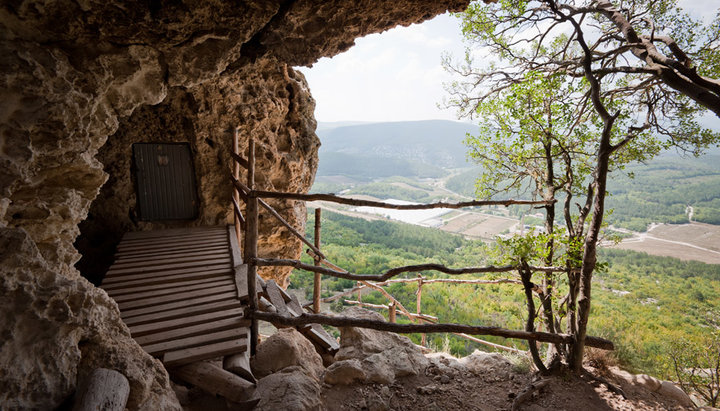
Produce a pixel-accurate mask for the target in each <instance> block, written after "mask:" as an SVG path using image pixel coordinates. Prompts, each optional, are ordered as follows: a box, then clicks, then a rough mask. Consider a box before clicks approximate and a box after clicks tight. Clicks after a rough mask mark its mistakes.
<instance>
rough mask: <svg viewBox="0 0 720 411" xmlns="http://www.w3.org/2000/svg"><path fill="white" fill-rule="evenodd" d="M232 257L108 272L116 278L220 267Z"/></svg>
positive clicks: (111, 269)
mask: <svg viewBox="0 0 720 411" xmlns="http://www.w3.org/2000/svg"><path fill="white" fill-rule="evenodd" d="M230 263H231V261H230V256H229V255H225V256H223V257H221V258H214V259H207V260H202V261H192V262H185V263H177V264H175V263H171V264H163V265H158V266H144V267H130V268H115V267H110V269H109V270H108V272H107V275H108V276H116V275H123V274H142V273H152V272H157V271H169V270H173V269H182V268H192V267H207V266H211V265H218V264H227V265H230Z"/></svg>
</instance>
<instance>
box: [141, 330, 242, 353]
mask: <svg viewBox="0 0 720 411" xmlns="http://www.w3.org/2000/svg"><path fill="white" fill-rule="evenodd" d="M247 333H248V329H247V328H235V329H230V330H224V331H218V332H214V333H207V334H201V335H196V336H193V337H186V338H180V339H177V340H170V341H165V342H161V343H156V344H149V345H145V346H143V347H142V348H143V350H145V352H147V353H148V354H150V355H157V354H163V353H165V352H167V351H172V350H179V349H183V348H191V347H196V346H198V345H207V344H212V343H217V342H221V341H227V340H237V339H243V340H245V341H247Z"/></svg>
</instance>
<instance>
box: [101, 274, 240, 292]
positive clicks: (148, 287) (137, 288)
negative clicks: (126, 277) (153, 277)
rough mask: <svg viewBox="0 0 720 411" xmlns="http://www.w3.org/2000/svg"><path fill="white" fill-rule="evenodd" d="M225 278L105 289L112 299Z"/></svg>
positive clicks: (218, 278)
mask: <svg viewBox="0 0 720 411" xmlns="http://www.w3.org/2000/svg"><path fill="white" fill-rule="evenodd" d="M226 278H230V277H229V276H222V275H216V276H214V277H210V278H200V279H193V280H187V281H178V282H173V283H164V282H163V283H159V284H147V283H143V284H129V285H128V284H125V285H123V287H120V288H114V289H106V290H105V291H107V293H108V295H111V296H112V297H113V298H116V297H118V296H121V295H125V294H134V293H138V292H145V291H152V290H164V289H168V288H177V287H187V288H194V287H192V286H194V285H202V284H205V283H209V282H213V281H216V280H224V279H226Z"/></svg>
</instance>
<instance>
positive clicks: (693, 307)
mask: <svg viewBox="0 0 720 411" xmlns="http://www.w3.org/2000/svg"><path fill="white" fill-rule="evenodd" d="M308 218H309V220H308V227H312V225H313V223H314V215H313V214H312V213H309V215H308ZM322 224H323V230H322V243H323V251H324V252H325V253H326V255H327V256H328V258H329V260H331V261H333V262H335V263H337V264H338V265H340V266H341V267H343V268H345V269H347V270H349V271H352V272H357V273H373V274H377V273H380V272H384V271H385V270H387V269H389V268H391V267H396V266H402V265H408V264H418V263H428V262H437V263H443V264H445V265H447V266H452V267H461V266H478V265H483V264H485V263H488V262H492V261H491V260H488V258H489V257H488V254H487V250H486V247H485V245H484V244H483V243H482V242H480V241H468V240H466V239H463V238H461V237H459V236H457V235H453V234H449V233H445V232H442V231H439V230H435V229H430V228H423V227H417V226H413V225H408V224H403V223H396V222H389V221H371V222H368V221H366V220H363V219H358V218H353V217H348V216H343V215H339V214H335V213H331V212H325V213H323V221H322ZM308 231H311V230H308ZM601 259H602V260H604V261H606V262H607V270H606V271H604V272H598V273H597V275H596V280H595V283H596V286H595V287H594V294H593V295H594V300H593V312H595V313H602V315H593V316H592V317H591V324H590V331H591V334H593V335H597V336H601V337H606V338H609V339H611V340H613V341H614V342H615V344H616V346H617V351H616V352H615V354H614V355H616V356H617V358H618V360H619V361H620V362H621V363H622V364H623V365H624V366H626V367H628V368H630V369H632V370H635V371H638V372H648V373H652V374H655V375H664V376H668V377H669V372H670V370H669V368H668V367H669V366H670V362H669V361H670V356H669V350H670V347H671V344H670V343H671V342H672V341H675V340H677V339H685V340H688V341H694V340H699V339H701V338H703V337H704V336H705V335H706V334H707V333H708V332H709V328H708V325H709V324H711V323H712V322H715V323H717V322H718V318H720V315H719V314H718V313H720V299H718V298H717V295H720V265H708V264H702V263H696V262H682V261H680V260H677V259H672V258H658V257H650V256H648V255H646V254H641V253H636V252H630V251H620V250H603V251H602V252H601ZM307 262H310V259H309V258H307ZM425 275H426V276H429V277H447V276H446V275H444V274H437V273H425ZM413 276H414V274H412V275H411V277H413ZM503 276H504V277H505V276H507V275H503ZM469 277H471V276H462V278H469ZM507 277H512V276H507ZM454 278H455V277H454ZM473 278H478V277H473ZM485 278H499V276H488V277H485ZM558 282H559V288H560V290H561V291H562V289H563V287H564V286H565V281H564V279H563V276H558ZM353 285H354V282H353V281H349V280H342V279H335V278H325V279H324V280H323V295H324V296H329V295H332V294H334V293H337V292H338V291H341V290H343V289H347V288H351V287H352V286H353ZM291 287H296V288H302V289H304V290H305V292H306V295H307V296H308V297H309V296H310V293H312V291H311V290H312V275H311V274H309V273H306V272H302V271H298V270H296V271H295V273H294V275H293V277H292V283H291ZM387 289H388V290H389V291H390V292H391V294H392V295H394V296H395V297H396V298H398V299H399V300H400V301H401V302H402V303H403V304H404V305H406V306H408V307H414V306H415V298H416V296H415V291H416V290H417V286H416V285H415V284H414V283H412V284H393V285H391V286H389V287H388V288H387ZM353 298H354V297H353ZM363 301H366V302H370V303H376V304H385V303H387V301H386V300H385V298H384V297H383V296H382V295H380V293H378V292H374V293H370V294H366V295H364V296H363ZM341 305H342V303H341V302H337V303H335V305H334V307H333V308H335V309H340V308H341ZM422 312H423V313H425V314H430V315H434V316H437V317H438V318H439V320H440V321H442V322H458V323H469V324H477V325H489V326H490V325H492V326H502V327H505V328H512V329H522V327H523V324H524V321H525V316H526V308H525V305H524V296H523V294H522V288H521V287H520V286H519V285H516V284H509V285H504V284H494V285H448V284H434V285H426V286H425V287H424V288H423V297H422ZM384 314H387V313H384ZM401 318H402V317H398V319H399V320H401ZM401 321H404V319H402V320H401ZM413 338H415V339H416V341H419V339H418V338H419V337H418V336H414V337H413ZM488 340H490V341H494V342H498V343H501V344H505V345H511V346H515V347H517V348H520V349H526V345H525V343H524V342H520V341H513V340H503V339H501V338H488ZM428 341H429V344H431V345H433V346H435V347H437V348H442V347H443V346H444V345H447V346H448V347H449V349H450V350H451V351H452V352H453V353H454V354H467V353H470V352H472V351H473V350H474V349H475V348H478V347H479V346H478V345H477V344H476V343H473V342H470V341H467V340H465V339H461V338H460V337H455V336H449V337H447V336H443V335H431V336H429V339H428Z"/></svg>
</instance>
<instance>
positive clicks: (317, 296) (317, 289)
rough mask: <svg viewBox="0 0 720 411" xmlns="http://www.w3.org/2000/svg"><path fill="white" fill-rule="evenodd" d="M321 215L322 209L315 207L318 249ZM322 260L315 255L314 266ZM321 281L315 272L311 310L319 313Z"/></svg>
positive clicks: (316, 246) (320, 276) (317, 244)
mask: <svg viewBox="0 0 720 411" xmlns="http://www.w3.org/2000/svg"><path fill="white" fill-rule="evenodd" d="M321 216H322V210H321V209H320V207H318V208H316V209H315V248H317V249H318V250H319V249H320V228H321V225H320V224H321V222H320V220H321ZM321 261H322V260H321V259H320V256H318V255H315V266H316V267H319V266H320V262H321ZM321 281H322V274H320V273H315V282H314V284H313V310H314V311H315V313H316V314H318V313H320V293H321V287H320V285H321Z"/></svg>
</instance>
